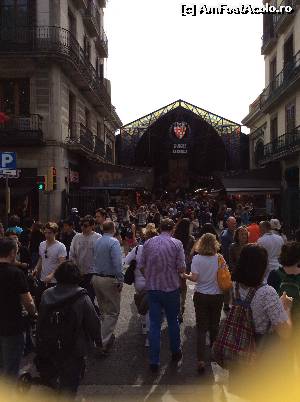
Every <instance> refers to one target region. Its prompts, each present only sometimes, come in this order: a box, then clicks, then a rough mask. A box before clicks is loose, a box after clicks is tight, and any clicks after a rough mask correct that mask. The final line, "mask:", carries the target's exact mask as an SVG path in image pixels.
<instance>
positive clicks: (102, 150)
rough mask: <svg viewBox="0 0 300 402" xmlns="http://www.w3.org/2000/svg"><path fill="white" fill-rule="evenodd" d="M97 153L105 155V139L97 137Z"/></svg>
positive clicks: (95, 150)
mask: <svg viewBox="0 0 300 402" xmlns="http://www.w3.org/2000/svg"><path fill="white" fill-rule="evenodd" d="M94 152H95V154H97V155H99V156H101V157H102V158H104V157H105V144H104V141H103V140H101V138H99V137H95V149H94Z"/></svg>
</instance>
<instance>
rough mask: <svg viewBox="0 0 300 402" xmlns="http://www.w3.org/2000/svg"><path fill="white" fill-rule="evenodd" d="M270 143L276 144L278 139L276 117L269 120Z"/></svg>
mask: <svg viewBox="0 0 300 402" xmlns="http://www.w3.org/2000/svg"><path fill="white" fill-rule="evenodd" d="M270 132H271V133H270V134H271V142H276V141H277V139H278V121H277V116H276V117H273V118H272V119H271V125H270Z"/></svg>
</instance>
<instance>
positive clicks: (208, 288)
mask: <svg viewBox="0 0 300 402" xmlns="http://www.w3.org/2000/svg"><path fill="white" fill-rule="evenodd" d="M218 267H219V266H218V255H217V254H216V255H212V256H210V255H195V256H194V257H193V260H192V267H191V272H193V273H195V274H198V280H197V282H196V286H195V292H199V293H203V294H207V295H218V294H222V293H223V292H222V291H221V289H220V288H219V285H218V281H217V271H218Z"/></svg>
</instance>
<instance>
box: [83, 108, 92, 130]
mask: <svg viewBox="0 0 300 402" xmlns="http://www.w3.org/2000/svg"><path fill="white" fill-rule="evenodd" d="M84 114H85V127H86V128H90V126H91V113H90V111H89V109H87V108H85V109H84Z"/></svg>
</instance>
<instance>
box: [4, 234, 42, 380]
mask: <svg viewBox="0 0 300 402" xmlns="http://www.w3.org/2000/svg"><path fill="white" fill-rule="evenodd" d="M16 255H17V243H16V241H14V240H12V239H9V238H3V239H0V371H2V372H3V374H4V375H7V376H10V377H15V378H16V377H17V376H18V373H19V366H20V362H21V358H22V354H23V349H24V334H23V331H24V330H25V327H24V316H23V312H22V306H23V307H24V308H25V310H26V311H27V312H28V314H30V315H31V316H33V315H34V314H35V312H36V310H35V305H34V302H33V300H32V297H31V295H30V293H29V290H28V285H27V281H26V278H25V275H24V273H23V272H22V270H20V269H19V268H18V267H16V266H15V265H14V262H15V260H16Z"/></svg>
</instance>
